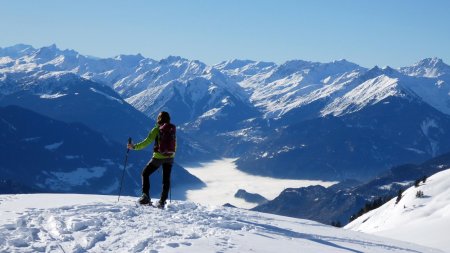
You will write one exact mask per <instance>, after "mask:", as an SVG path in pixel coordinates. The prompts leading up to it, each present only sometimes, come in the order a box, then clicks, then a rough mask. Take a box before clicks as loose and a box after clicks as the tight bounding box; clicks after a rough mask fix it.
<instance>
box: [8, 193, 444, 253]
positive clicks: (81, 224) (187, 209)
mask: <svg viewBox="0 0 450 253" xmlns="http://www.w3.org/2000/svg"><path fill="white" fill-rule="evenodd" d="M0 217H1V219H0V252H77V253H78V252H107V251H108V252H151V253H157V252H186V253H190V252H192V253H205V252H223V253H232V252H239V253H240V252H286V253H289V252H295V253H297V252H304V253H312V252H317V253H319V252H320V253H323V252H336V253H338V252H356V253H362V252H365V253H366V252H367V253H372V252H373V253H375V252H377V253H379V252H391V253H392V252H405V253H406V252H408V253H411V252H427V253H428V252H430V253H431V252H441V251H438V250H434V249H431V248H426V247H423V246H419V245H415V244H412V243H406V242H400V241H395V240H392V239H386V238H382V237H377V236H373V235H367V234H363V233H359V232H354V231H350V230H344V229H337V228H334V227H330V226H327V225H323V224H320V223H317V222H313V221H308V220H301V219H294V218H288V217H282V216H276V215H271V214H263V213H257V212H252V211H247V210H242V209H237V208H226V207H218V206H202V205H199V204H194V203H192V202H179V201H174V202H172V203H170V204H168V206H167V208H166V209H165V210H160V209H156V208H152V207H148V206H136V204H135V199H134V198H131V197H122V198H121V199H120V202H117V197H116V196H106V195H103V196H102V195H75V194H30V195H0Z"/></svg>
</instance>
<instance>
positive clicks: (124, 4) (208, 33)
mask: <svg viewBox="0 0 450 253" xmlns="http://www.w3.org/2000/svg"><path fill="white" fill-rule="evenodd" d="M17 43H25V44H31V45H33V46H34V47H42V46H47V45H50V44H53V43H56V45H57V46H58V47H59V48H62V49H67V48H69V49H74V50H76V51H78V52H80V53H82V54H87V55H92V56H98V57H111V56H115V55H118V54H136V53H141V54H143V55H144V56H146V57H150V58H154V59H161V58H165V57H167V56H169V55H179V56H182V57H185V58H188V59H197V60H201V61H203V62H205V63H208V64H215V63H219V62H220V61H223V60H230V59H235V58H238V59H252V60H264V61H274V62H277V63H282V62H284V61H286V60H290V59H303V60H311V61H320V62H328V61H332V60H337V59H347V60H349V61H353V62H355V63H358V64H360V65H362V66H365V67H372V66H374V65H379V66H386V65H390V66H393V67H399V66H404V65H411V64H412V63H414V62H417V61H418V60H420V59H423V58H426V57H439V58H442V59H443V60H444V61H445V62H446V63H450V1H448V0H409V1H406V0H374V1H369V0H329V1H324V0H309V1H303V0H272V1H267V0H191V1H188V0H159V1H152V0H133V1H126V0H107V1H106V0H77V1H68V0H11V1H6V0H5V1H3V0H2V1H0V47H6V46H11V45H14V44H17Z"/></svg>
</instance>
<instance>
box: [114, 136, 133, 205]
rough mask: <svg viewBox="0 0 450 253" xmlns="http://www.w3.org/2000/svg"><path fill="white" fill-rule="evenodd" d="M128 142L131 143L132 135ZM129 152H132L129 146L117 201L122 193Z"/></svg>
mask: <svg viewBox="0 0 450 253" xmlns="http://www.w3.org/2000/svg"><path fill="white" fill-rule="evenodd" d="M128 144H131V137H129V138H128ZM129 152H130V149H129V148H128V147H127V154H126V155H125V163H124V165H123V171H122V179H121V180H120V188H119V196H118V197H117V202H119V199H120V194H121V193H122V184H123V176H124V175H125V168H126V167H127V161H128V153H129Z"/></svg>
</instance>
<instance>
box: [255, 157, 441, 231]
mask: <svg viewBox="0 0 450 253" xmlns="http://www.w3.org/2000/svg"><path fill="white" fill-rule="evenodd" d="M447 168H450V153H447V154H444V155H441V156H438V157H436V158H433V159H431V160H428V161H426V162H424V163H422V164H419V165H414V164H406V165H402V166H397V167H393V168H391V169H390V170H388V171H386V172H384V173H383V174H381V175H379V176H377V177H376V178H374V179H372V180H369V181H368V182H365V183H361V182H358V181H354V180H346V181H342V182H340V183H338V184H335V185H332V186H330V187H328V188H325V187H323V186H318V185H317V186H309V187H302V188H288V189H286V190H284V191H283V192H282V193H281V194H280V195H279V196H278V197H276V198H275V199H273V200H271V201H269V202H267V203H265V204H262V205H259V206H257V207H255V208H253V210H256V211H261V212H266V213H274V214H279V215H286V216H292V217H297V218H307V219H311V220H315V221H319V222H322V223H325V224H331V222H337V221H339V222H340V223H341V224H343V225H345V224H347V223H348V222H349V219H350V217H351V216H352V215H354V214H356V213H357V212H358V211H359V210H360V209H361V208H363V207H364V205H365V204H366V203H368V202H371V201H373V200H375V199H376V198H383V197H388V198H392V197H394V196H396V195H397V192H398V190H399V189H405V188H407V187H409V186H411V185H412V184H413V183H414V181H415V180H417V179H421V178H423V177H424V176H431V175H433V174H435V173H437V172H439V171H442V170H445V169H447Z"/></svg>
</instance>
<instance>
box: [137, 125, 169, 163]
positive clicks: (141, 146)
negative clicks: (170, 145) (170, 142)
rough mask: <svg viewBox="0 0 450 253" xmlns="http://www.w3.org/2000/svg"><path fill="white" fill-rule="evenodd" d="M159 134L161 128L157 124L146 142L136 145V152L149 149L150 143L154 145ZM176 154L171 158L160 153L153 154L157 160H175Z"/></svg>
mask: <svg viewBox="0 0 450 253" xmlns="http://www.w3.org/2000/svg"><path fill="white" fill-rule="evenodd" d="M158 134H159V126H158V124H156V126H155V127H154V128H153V129H152V130H151V131H150V133H148V136H147V138H145V140H143V141H141V142H139V143H137V144H135V145H134V150H141V149H144V148H145V147H147V146H148V145H149V144H150V143H152V142H153V141H154V140H155V139H156V137H157V136H158ZM175 148H176V144H175ZM174 157H175V154H173V155H170V156H165V155H163V154H161V153H159V152H153V158H156V159H165V158H174Z"/></svg>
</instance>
